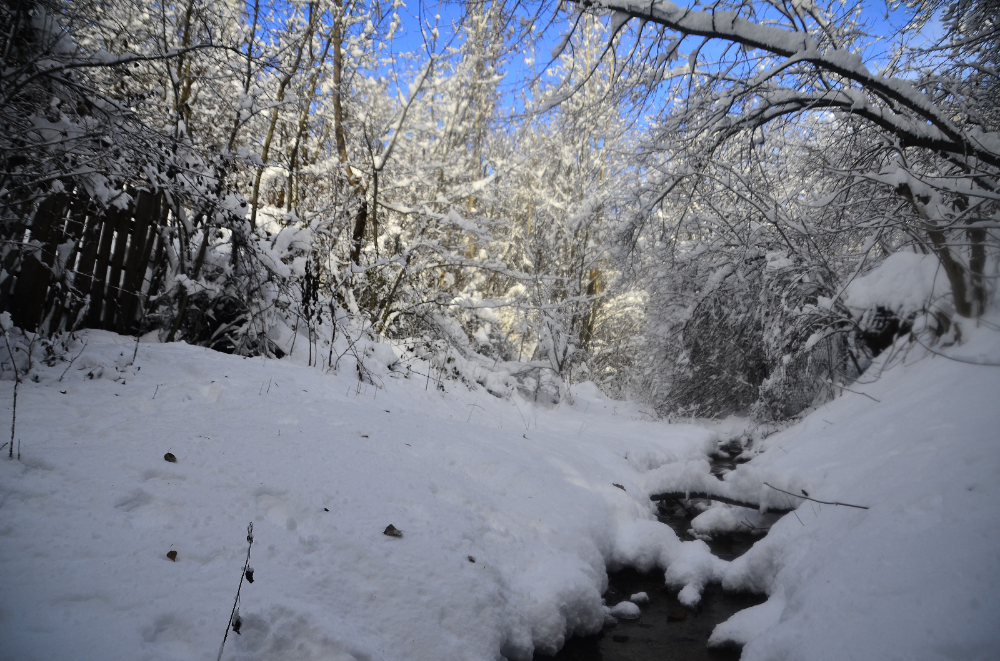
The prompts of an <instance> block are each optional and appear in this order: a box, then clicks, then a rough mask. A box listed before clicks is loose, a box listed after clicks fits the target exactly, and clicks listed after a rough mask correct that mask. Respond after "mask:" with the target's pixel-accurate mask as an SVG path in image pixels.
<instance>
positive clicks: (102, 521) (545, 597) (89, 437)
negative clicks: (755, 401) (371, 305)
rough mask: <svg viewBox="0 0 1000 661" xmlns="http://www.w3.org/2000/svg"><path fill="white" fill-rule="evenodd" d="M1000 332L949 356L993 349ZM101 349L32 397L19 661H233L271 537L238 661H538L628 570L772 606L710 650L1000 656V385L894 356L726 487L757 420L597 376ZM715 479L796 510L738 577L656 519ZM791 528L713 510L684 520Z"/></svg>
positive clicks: (12, 615)
mask: <svg viewBox="0 0 1000 661" xmlns="http://www.w3.org/2000/svg"><path fill="white" fill-rule="evenodd" d="M986 321H987V322H988V323H984V324H983V325H982V327H976V326H975V324H974V323H973V322H970V321H962V322H959V323H961V324H962V326H963V328H962V337H963V338H964V339H963V343H962V344H961V345H956V346H953V347H950V348H945V347H938V348H937V349H936V350H937V351H939V352H945V353H950V354H953V355H955V356H956V357H959V358H961V359H962V360H967V361H971V362H991V363H996V362H1000V361H998V357H1000V337H998V334H997V333H996V332H994V331H990V330H988V329H987V326H991V325H996V322H997V321H998V320H997V319H988V320H986ZM5 322H6V319H5V318H4V317H3V315H0V325H5ZM289 332H291V331H289ZM83 339H84V340H85V341H86V343H87V344H86V347H85V348H83V351H82V353H81V354H80V356H79V357H78V358H76V359H75V361H74V363H73V365H72V367H71V368H70V369H69V370H68V371H67V372H66V377H65V378H64V379H63V380H61V381H60V380H59V375H60V374H62V372H63V370H64V369H65V368H66V365H65V363H56V364H55V365H54V366H52V367H47V366H45V365H44V364H36V366H35V368H34V371H33V372H32V376H33V377H36V378H37V379H38V381H37V382H34V381H31V380H29V381H25V382H23V383H22V384H21V385H20V388H19V391H18V417H17V420H18V426H17V429H18V433H17V435H18V438H20V439H21V452H22V459H21V460H20V461H17V460H13V461H7V460H4V461H2V462H0V594H2V595H3V600H2V602H0V641H3V643H2V644H0V659H3V660H7V659H11V660H14V659H17V660H18V661H30V660H32V659H45V660H46V661H49V660H52V661H59V660H61V659H74V660H82V661H86V660H88V659H102V660H103V659H108V658H115V659H118V658H120V659H137V660H145V659H148V660H155V661H159V660H164V661H166V660H172V659H185V660H188V659H195V660H197V659H214V658H215V657H216V655H217V653H218V649H219V644H220V643H221V639H222V634H223V633H224V631H225V627H226V624H227V622H228V618H229V613H230V611H231V609H232V608H233V599H234V596H235V591H236V587H237V584H238V582H239V574H240V572H241V571H242V568H243V562H244V560H245V558H246V553H247V545H246V541H245V540H246V528H247V524H248V523H249V522H251V521H252V522H253V534H254V544H253V547H252V557H251V562H250V564H251V565H252V566H253V567H254V569H255V573H254V582H253V583H252V584H248V583H244V585H243V588H242V593H241V601H240V604H239V612H240V616H241V620H242V626H241V632H240V635H235V634H232V633H230V636H229V639H228V641H227V643H226V647H225V650H224V656H223V658H233V659H251V660H256V659H289V658H296V659H342V660H349V659H399V658H405V659H463V660H465V659H498V658H501V657H504V658H511V659H527V658H530V657H531V655H532V654H533V653H535V652H543V653H553V652H555V651H556V650H558V649H559V648H560V647H561V646H562V645H563V643H564V642H565V640H566V638H567V637H568V636H571V635H574V634H586V633H593V632H596V631H598V630H599V629H600V628H601V627H602V626H604V625H605V623H606V622H613V621H614V619H615V618H629V617H638V616H639V615H640V614H641V609H640V607H639V605H638V604H641V603H645V599H644V598H643V597H644V596H646V595H642V594H635V595H632V596H631V598H630V599H629V600H628V601H622V602H620V603H617V604H614V605H608V604H605V602H604V601H603V599H602V594H603V593H604V591H605V589H606V587H607V574H606V572H607V571H608V570H614V569H618V568H620V567H633V568H636V569H638V570H640V571H646V570H650V569H654V568H658V569H661V570H663V571H664V572H665V580H666V583H667V585H668V586H670V587H671V588H672V589H674V590H677V591H678V598H679V600H680V601H681V603H683V604H685V605H687V606H694V605H696V604H697V603H698V601H699V599H700V596H701V592H702V590H703V589H704V588H705V586H707V585H708V584H711V583H717V584H718V583H721V584H722V586H723V587H724V588H725V589H728V590H751V591H756V592H760V593H764V594H766V595H768V600H767V601H766V602H765V603H764V604H762V605H759V606H755V607H753V608H750V609H747V610H745V611H741V612H739V613H737V614H736V615H734V616H733V617H732V618H730V619H729V620H728V621H727V622H724V623H722V624H720V625H718V626H717V627H716V629H715V631H714V633H713V635H712V638H711V641H710V642H711V644H713V645H724V644H730V643H735V644H740V645H743V644H745V647H744V651H743V659H745V660H748V661H754V660H757V659H779V658H788V659H802V660H803V661H812V660H816V661H820V660H827V659H829V660H830V661H834V660H840V659H851V658H879V659H883V658H884V659H893V658H900V659H949V658H963V659H973V660H975V659H988V658H992V656H993V655H994V653H995V650H996V649H997V648H998V647H1000V627H997V626H996V624H997V620H996V615H995V614H996V613H997V612H1000V556H998V554H997V551H996V549H998V548H1000V525H998V523H1000V517H998V515H997V514H998V505H997V503H998V502H1000V480H998V479H997V478H998V477H1000V448H998V447H997V443H996V439H997V429H998V428H1000V411H998V409H997V407H996V405H995V399H996V393H997V392H1000V369H996V368H993V367H986V366H983V365H979V364H969V363H963V362H957V361H953V360H948V359H946V358H943V357H940V356H935V355H929V354H927V353H926V352H924V351H923V349H922V348H921V347H920V345H919V344H917V343H906V341H905V340H901V341H900V344H899V345H898V346H897V347H896V348H895V350H894V351H891V352H886V354H884V355H891V356H893V361H894V363H893V364H889V365H886V364H882V363H878V362H877V363H876V364H875V365H874V366H873V367H872V368H871V370H870V371H869V373H868V374H870V375H872V376H868V375H866V376H865V377H864V378H863V379H862V381H863V382H861V383H857V384H854V385H853V386H852V387H851V389H852V390H855V391H858V392H861V393H864V394H854V393H851V392H845V393H844V394H843V395H842V396H841V397H840V398H838V399H836V400H834V401H832V402H830V403H829V404H827V405H825V406H823V407H821V408H819V409H817V410H816V411H814V412H813V413H812V414H810V415H809V416H807V417H806V418H805V419H803V420H802V421H801V422H800V423H799V424H797V425H795V426H792V427H789V428H788V429H786V430H784V431H782V432H779V433H775V434H773V435H771V436H768V437H767V438H765V439H763V440H758V441H756V442H755V444H754V445H753V446H752V449H751V451H750V452H749V453H745V456H750V455H752V456H753V459H752V460H751V461H750V462H749V463H746V464H742V465H739V466H738V467H737V468H736V469H735V470H733V471H731V472H729V473H727V474H726V475H725V476H724V477H723V479H721V480H720V479H719V478H717V477H715V476H713V475H711V473H710V472H709V464H708V457H709V456H710V455H711V454H712V453H713V452H715V451H716V450H717V449H718V446H719V441H720V437H721V438H722V439H723V440H727V441H728V440H729V439H730V438H736V437H744V436H748V435H749V434H748V433H747V430H746V427H742V428H741V424H743V423H744V422H745V421H742V422H741V421H740V420H738V419H735V418H734V419H727V420H725V421H719V422H717V423H714V424H713V427H714V429H708V428H705V427H702V426H698V425H693V424H692V425H667V424H664V423H661V422H654V421H651V419H650V416H649V415H648V413H647V412H646V411H645V410H644V409H643V408H642V407H640V406H638V405H636V404H634V403H629V402H620V401H614V400H610V399H608V398H607V397H605V396H604V395H603V394H602V393H601V392H600V391H599V390H598V389H597V388H596V387H595V386H594V385H593V384H581V385H579V386H577V387H575V388H574V390H573V392H572V403H569V400H564V402H563V403H562V404H560V405H559V406H557V407H554V408H549V409H546V408H541V407H537V406H535V405H533V404H532V403H530V402H528V401H525V400H523V399H521V398H520V397H518V396H517V395H516V394H514V395H512V396H511V398H510V399H509V400H501V399H498V398H496V397H493V396H490V395H488V394H487V393H486V392H485V391H484V390H483V389H482V388H478V389H475V390H469V389H467V388H465V387H464V386H461V385H460V384H458V383H457V382H453V381H444V382H443V384H444V386H445V391H441V390H439V389H437V388H436V387H434V385H435V384H432V383H430V380H429V379H425V378H424V377H423V376H420V373H421V372H423V371H424V370H426V369H428V366H427V365H426V364H425V363H421V362H420V361H415V362H412V363H410V364H409V366H408V367H409V368H410V369H408V368H407V365H405V364H403V362H404V361H401V360H400V358H401V356H402V354H401V353H400V352H399V350H398V349H394V348H393V347H389V346H386V345H381V344H377V343H374V342H370V341H368V340H363V339H362V340H359V341H358V342H357V343H356V349H357V352H356V353H355V354H353V356H355V357H352V356H351V355H345V357H344V358H343V359H342V360H341V367H340V371H339V372H333V373H329V374H327V373H324V372H323V371H321V370H318V369H315V368H310V367H306V366H303V365H301V364H298V362H299V361H302V360H303V358H302V355H301V354H302V351H303V349H302V347H304V346H305V343H304V342H300V343H298V344H297V345H296V353H293V355H292V356H290V357H289V358H287V359H284V360H281V361H275V360H263V359H260V358H257V359H243V358H240V357H237V356H228V355H223V354H218V353H213V352H210V351H208V350H205V349H202V348H198V347H193V346H189V345H186V344H183V343H173V344H155V343H151V342H148V341H147V340H148V339H149V338H146V339H145V340H144V341H143V342H142V343H140V344H139V346H138V351H137V357H136V361H135V362H134V363H132V361H131V356H132V352H133V351H134V350H135V344H134V342H133V340H131V339H130V338H124V337H119V336H117V335H114V334H111V333H106V332H100V331H88V332H86V333H84V334H83ZM81 347H82V342H81V343H80V344H78V345H77V346H74V347H71V355H75V354H76V352H77V351H79V349H80V348H81ZM358 359H360V360H362V361H364V364H365V368H366V370H367V371H366V373H367V374H369V376H370V378H368V379H367V381H359V378H358V374H359V370H358V368H357V367H358V366H357V360H358ZM883 360H884V359H883ZM22 367H25V365H24V364H22ZM411 370H412V371H411ZM875 374H878V375H879V377H878V379H877V380H874V375H875ZM407 375H411V376H412V378H408V377H407ZM2 376H3V380H0V397H3V398H4V399H3V400H2V401H5V402H10V397H11V395H12V391H13V383H12V381H11V378H12V374H11V372H10V371H9V370H8V371H4V372H3V374H2ZM372 382H374V383H380V385H381V387H376V386H375V385H373V383H372ZM167 452H169V453H171V454H173V455H174V456H175V457H176V463H171V462H167V461H164V454H165V453H167ZM765 482H767V483H768V484H770V485H773V486H774V487H777V488H779V489H783V490H787V491H790V492H792V493H796V494H798V493H801V494H803V495H806V494H808V496H809V497H810V498H813V499H816V500H826V501H840V502H843V503H850V504H856V505H861V506H865V507H868V508H869V509H857V508H852V507H846V506H832V505H823V504H819V503H817V502H814V501H809V500H805V499H804V498H793V497H791V496H788V495H785V494H782V493H780V492H779V491H777V490H776V489H773V488H770V487H768V486H766V485H765V484H764V483H765ZM616 485H621V487H623V488H619V487H618V486H616ZM695 487H698V488H699V489H700V488H711V489H715V490H717V491H718V492H720V493H723V492H724V493H725V494H728V495H730V496H731V497H735V496H739V497H741V498H743V499H748V500H751V501H752V502H759V503H761V505H762V509H766V508H767V507H769V506H770V507H777V506H788V505H789V504H791V505H795V504H797V505H798V509H797V510H796V511H795V512H794V513H793V514H789V515H786V516H784V517H782V518H780V519H778V520H777V522H776V523H774V524H773V526H772V527H771V529H770V531H769V532H768V534H767V535H766V536H764V537H762V538H761V539H760V540H759V541H758V542H757V543H756V544H755V545H754V546H753V548H752V549H751V550H750V551H749V552H747V553H746V554H744V555H743V556H741V557H739V558H737V559H736V560H734V561H732V562H726V561H724V560H721V559H719V558H717V557H715V556H713V555H712V554H711V553H710V551H709V548H708V546H707V545H706V544H705V542H703V541H700V540H696V541H693V542H686V541H682V540H680V539H678V537H677V535H676V534H675V533H674V532H673V531H672V530H671V529H670V528H669V527H668V526H665V525H663V524H661V523H659V522H658V521H656V520H655V517H654V516H653V505H652V503H651V502H650V501H649V495H650V494H651V493H655V492H656V490H661V489H662V490H664V491H678V490H681V491H682V490H684V489H685V488H695ZM792 501H798V502H797V503H795V502H792ZM775 518H776V515H773V514H772V515H763V514H761V512H758V511H756V510H752V509H747V508H739V507H731V506H728V505H721V504H715V505H713V506H711V507H709V508H707V509H706V510H705V511H704V512H703V513H702V514H701V515H699V516H698V517H696V518H695V519H694V521H693V522H692V529H693V531H694V532H695V533H696V534H698V535H713V534H720V533H724V532H727V531H731V530H735V529H739V527H740V526H744V525H745V522H749V523H750V524H751V525H753V526H755V527H766V526H767V525H769V524H770V523H771V522H773V521H774V520H775ZM389 525H392V526H393V527H394V528H396V529H398V530H399V531H401V533H402V536H401V537H394V536H390V535H386V534H385V533H384V531H385V530H386V528H387V526H389ZM170 551H175V552H176V556H175V558H174V559H173V560H171V559H170V558H168V556H167V553H168V552H170Z"/></svg>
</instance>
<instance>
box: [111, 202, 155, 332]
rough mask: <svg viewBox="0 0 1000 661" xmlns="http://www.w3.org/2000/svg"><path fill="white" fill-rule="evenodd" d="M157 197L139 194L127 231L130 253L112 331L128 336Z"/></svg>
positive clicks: (136, 301) (144, 272)
mask: <svg viewBox="0 0 1000 661" xmlns="http://www.w3.org/2000/svg"><path fill="white" fill-rule="evenodd" d="M155 201H156V197H155V196H154V195H153V194H152V193H150V192H149V191H140V192H139V194H138V195H137V197H136V202H135V213H134V219H133V221H132V226H131V230H130V237H131V239H130V240H129V250H128V255H127V256H126V259H125V265H124V267H123V278H122V292H121V296H120V298H119V302H120V307H119V310H120V313H119V315H118V320H117V323H116V324H115V330H116V331H117V332H119V333H127V332H128V331H129V330H131V328H132V326H133V324H134V323H135V314H136V308H137V307H138V303H139V290H140V289H141V288H142V280H143V276H144V275H145V274H146V262H145V258H144V253H145V251H146V235H147V234H148V233H149V226H150V225H151V224H152V219H153V214H154V213H155V211H156V210H155V208H154V206H155V205H154V202H155Z"/></svg>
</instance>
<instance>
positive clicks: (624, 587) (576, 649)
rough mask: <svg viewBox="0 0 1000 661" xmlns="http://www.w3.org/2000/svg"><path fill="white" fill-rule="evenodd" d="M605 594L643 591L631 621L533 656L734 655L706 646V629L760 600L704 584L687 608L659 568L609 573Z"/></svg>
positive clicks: (715, 659)
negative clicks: (694, 606) (638, 609)
mask: <svg viewBox="0 0 1000 661" xmlns="http://www.w3.org/2000/svg"><path fill="white" fill-rule="evenodd" d="M609 579H610V583H611V586H610V587H609V588H608V591H607V592H606V593H605V595H604V596H605V599H606V600H607V603H608V604H609V605H614V604H616V603H618V602H619V601H624V600H626V599H628V598H629V597H630V596H631V595H633V594H635V593H636V592H645V593H646V594H647V595H649V603H648V604H645V605H643V606H642V607H641V608H642V616H641V617H640V618H639V619H637V620H619V621H618V624H617V626H615V627H614V628H605V629H604V631H602V632H601V633H599V634H597V635H596V636H587V637H584V638H571V639H570V640H568V641H567V642H566V646H565V647H563V649H562V651H560V652H559V653H558V654H557V655H556V656H555V657H544V656H540V655H536V656H535V659H536V661H542V660H543V659H552V658H555V659H560V660H562V661H615V660H621V661H646V660H653V659H656V661H702V660H705V661H708V660H711V661H723V660H730V659H731V660H733V661H735V660H736V659H739V658H740V651H739V650H738V649H724V650H718V649H709V648H708V646H707V645H706V643H707V642H708V637H709V636H710V635H711V634H712V629H714V628H715V625H716V624H718V623H719V622H722V621H724V620H726V619H728V618H729V616H731V615H732V614H733V613H735V612H736V611H738V610H742V609H744V608H748V607H750V606H754V605H756V604H759V603H762V602H763V601H764V599H763V598H762V597H760V596H758V595H747V594H730V593H724V592H723V591H722V588H720V587H718V586H716V585H710V586H708V587H707V588H705V592H704V594H703V595H702V598H701V604H700V607H699V608H698V609H697V610H688V609H686V608H684V607H683V606H682V605H681V604H680V602H679V601H677V596H676V590H672V589H669V588H666V587H664V585H663V572H650V573H649V574H640V573H639V572H637V571H634V570H624V571H620V572H615V573H614V574H611V575H610V576H609Z"/></svg>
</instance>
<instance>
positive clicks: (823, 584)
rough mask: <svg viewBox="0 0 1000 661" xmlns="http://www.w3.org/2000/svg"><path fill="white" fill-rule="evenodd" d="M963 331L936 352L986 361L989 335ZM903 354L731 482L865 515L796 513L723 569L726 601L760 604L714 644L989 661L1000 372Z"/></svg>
mask: <svg viewBox="0 0 1000 661" xmlns="http://www.w3.org/2000/svg"><path fill="white" fill-rule="evenodd" d="M988 321H989V320H988ZM990 323H991V325H992V324H995V323H996V320H995V319H994V320H991V322H990ZM963 326H965V327H964V328H963V334H964V335H965V337H966V338H967V339H966V345H965V346H963V347H955V348H954V349H953V350H946V351H954V353H955V354H956V355H974V356H982V355H989V356H992V357H993V361H994V362H996V358H997V357H998V356H1000V340H998V337H997V333H995V332H993V331H988V330H986V328H985V327H982V328H976V327H974V324H973V323H972V322H965V323H964V324H963ZM905 348H906V341H905V340H903V341H901V345H900V347H898V349H900V351H899V352H898V353H896V354H895V355H896V356H897V358H896V362H898V363H899V364H895V365H890V366H886V365H876V366H875V367H874V368H873V370H874V371H878V369H881V376H880V378H879V379H878V380H877V381H874V382H873V383H869V384H865V385H862V384H855V386H853V387H852V390H858V391H860V392H862V393H864V395H868V396H867V397H866V396H864V395H862V394H852V393H845V394H844V395H843V396H842V397H840V398H839V399H837V400H835V401H833V402H831V403H830V404H828V405H826V406H823V407H821V408H820V409H819V410H817V411H815V412H813V413H812V414H811V415H809V416H808V417H807V418H806V419H805V420H803V421H802V422H801V423H800V424H798V425H796V426H794V427H791V428H789V429H787V430H786V431H784V432H782V433H779V434H775V435H773V436H771V437H769V438H768V439H766V440H765V441H764V443H763V453H762V454H760V455H759V456H758V457H757V458H756V459H754V460H753V461H752V462H751V463H750V464H747V465H746V466H745V467H744V466H741V467H739V468H737V470H736V471H734V473H733V474H738V473H741V472H743V471H744V469H750V468H753V469H754V470H755V471H757V472H770V473H778V474H782V475H785V476H786V477H785V479H786V480H787V481H788V482H794V483H797V484H799V485H801V488H804V489H805V490H806V491H807V492H808V493H809V495H810V496H811V497H813V498H816V499H819V500H836V501H841V502H847V503H851V504H858V505H864V506H867V507H869V508H870V509H867V510H862V509H855V508H850V507H835V506H829V505H821V504H817V503H815V502H809V501H803V502H802V504H801V505H800V506H799V507H798V509H797V510H796V512H795V514H794V515H788V516H785V517H784V518H782V519H781V520H779V521H778V522H777V523H776V524H775V525H774V526H773V527H772V528H771V530H770V532H769V533H768V534H767V536H766V537H764V538H762V539H761V540H760V541H758V542H757V543H756V544H755V545H754V546H753V548H752V549H751V550H750V551H749V552H748V553H746V554H745V555H743V556H741V557H739V558H737V559H736V560H734V561H733V562H732V563H731V564H730V565H728V566H727V567H726V568H725V571H724V579H723V587H725V588H727V589H748V590H754V591H758V592H764V593H767V594H768V595H769V599H768V602H767V603H766V604H764V605H762V606H758V607H756V608H755V609H751V612H743V613H738V614H737V615H735V616H734V617H733V618H731V619H730V620H729V621H728V622H726V623H724V624H721V625H719V626H718V627H717V628H716V630H715V632H714V634H713V637H712V641H713V643H715V644H719V643H722V642H725V641H732V642H736V643H743V642H746V643H747V645H746V647H745V648H744V650H743V657H742V658H743V659H744V661H754V660H757V659H779V658H794V659H801V660H803V661H810V660H821V659H824V660H825V659H829V660H831V661H833V660H837V659H852V658H857V659H860V658H870V659H958V658H961V659H992V658H995V655H996V650H997V649H998V648H1000V627H998V626H997V615H996V613H997V612H1000V555H998V553H997V549H998V548H1000V525H998V524H1000V516H998V512H1000V509H998V505H997V503H998V502H1000V483H998V479H997V478H998V476H1000V447H998V446H997V438H998V436H997V430H998V428H1000V410H998V409H997V406H996V396H997V393H998V392H1000V370H998V369H996V368H991V367H984V366H978V365H969V364H966V363H960V362H956V361H953V360H948V359H946V358H943V357H940V356H933V355H932V356H926V355H923V356H922V357H921V355H920V353H918V350H919V346H918V347H912V345H911V349H910V351H909V352H906V351H905ZM918 357H920V359H919V360H917V358H918ZM871 398H874V399H871ZM875 400H878V401H875ZM727 477H729V476H727ZM796 493H797V491H796ZM790 500H791V499H790Z"/></svg>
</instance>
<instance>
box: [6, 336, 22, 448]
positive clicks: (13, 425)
mask: <svg viewBox="0 0 1000 661" xmlns="http://www.w3.org/2000/svg"><path fill="white" fill-rule="evenodd" d="M3 341H4V343H6V345H7V354H8V355H10V364H11V365H12V366H13V367H14V407H13V409H12V410H11V416H10V451H9V452H8V453H7V458H8V459H13V458H14V430H15V429H16V428H17V387H18V386H19V385H21V373H20V372H19V371H18V369H17V361H16V360H15V359H14V351H13V349H11V348H10V338H9V337H8V334H7V331H4V332H3ZM17 454H18V458H20V456H21V450H20V448H18V451H17Z"/></svg>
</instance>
